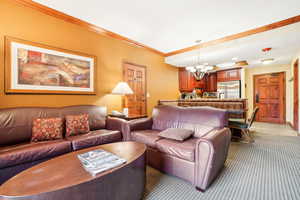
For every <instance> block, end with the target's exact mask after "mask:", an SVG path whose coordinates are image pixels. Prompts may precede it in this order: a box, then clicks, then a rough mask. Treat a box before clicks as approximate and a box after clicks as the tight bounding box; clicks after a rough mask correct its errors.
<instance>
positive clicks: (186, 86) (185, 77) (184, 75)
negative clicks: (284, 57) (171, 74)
mask: <svg viewBox="0 0 300 200" xmlns="http://www.w3.org/2000/svg"><path fill="white" fill-rule="evenodd" d="M178 75H179V91H180V92H192V91H193V89H194V77H193V74H192V73H190V72H188V71H186V70H185V68H179V72H178Z"/></svg>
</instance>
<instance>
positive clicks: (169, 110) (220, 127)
mask: <svg viewBox="0 0 300 200" xmlns="http://www.w3.org/2000/svg"><path fill="white" fill-rule="evenodd" d="M227 124H228V116H227V112H226V111H225V110H222V109H217V108H211V107H177V106H168V105H161V106H157V107H156V108H154V110H153V114H152V117H151V118H148V119H141V120H134V121H131V122H128V123H127V125H126V127H124V137H125V140H134V141H138V142H142V143H144V144H146V145H147V147H148V148H147V162H148V164H149V165H150V166H152V167H154V168H156V169H159V170H161V171H163V172H165V173H168V174H171V175H174V176H177V177H180V178H182V179H185V180H187V181H189V182H191V183H192V184H194V185H195V186H196V188H197V189H199V190H200V191H204V190H206V189H207V188H208V187H209V185H210V184H211V183H212V182H213V180H214V179H215V178H216V176H217V175H218V174H219V172H220V171H221V169H222V168H223V166H224V162H225V160H226V158H227V154H228V148H229V144H230V139H231V133H230V130H229V129H228V128H225V127H226V126H227ZM167 128H184V129H192V130H194V135H193V137H191V138H189V139H187V140H185V141H183V142H180V141H175V140H170V139H164V138H161V137H159V136H158V134H159V133H160V132H161V131H163V130H165V129H167Z"/></svg>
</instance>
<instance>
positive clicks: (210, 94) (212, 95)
mask: <svg viewBox="0 0 300 200" xmlns="http://www.w3.org/2000/svg"><path fill="white" fill-rule="evenodd" d="M202 98H218V93H217V92H204V93H203V97H202Z"/></svg>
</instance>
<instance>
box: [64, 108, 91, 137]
mask: <svg viewBox="0 0 300 200" xmlns="http://www.w3.org/2000/svg"><path fill="white" fill-rule="evenodd" d="M88 132H90V126H89V115H88V114H80V115H67V116H66V137H69V136H73V135H79V134H83V133H88Z"/></svg>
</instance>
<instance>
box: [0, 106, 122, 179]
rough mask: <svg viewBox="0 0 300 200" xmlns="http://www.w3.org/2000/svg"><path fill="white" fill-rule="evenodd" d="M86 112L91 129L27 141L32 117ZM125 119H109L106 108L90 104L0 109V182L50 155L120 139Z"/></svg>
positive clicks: (29, 137) (46, 158)
mask: <svg viewBox="0 0 300 200" xmlns="http://www.w3.org/2000/svg"><path fill="white" fill-rule="evenodd" d="M82 113H87V114H89V125H90V129H91V131H90V132H89V133H87V134H82V135H79V136H72V137H68V138H65V139H61V140H53V141H43V142H30V139H31V129H32V120H33V119H35V118H48V117H63V118H64V117H65V116H66V115H77V114H82ZM123 123H124V120H122V119H117V118H109V117H107V115H106V108H104V107H99V106H92V105H86V106H84V105H82V106H68V107H61V108H42V107H31V108H8V109H0V185H1V184H2V183H3V182H4V181H6V180H7V179H9V178H10V177H12V176H14V175H16V174H17V173H19V172H20V171H22V170H24V169H27V168H29V167H31V166H33V165H36V164H38V163H40V162H42V161H45V160H48V159H50V158H52V157H55V156H58V155H61V154H64V153H68V152H71V151H75V150H79V149H82V148H86V147H90V146H94V145H100V144H105V143H111V142H117V141H121V140H122V138H123V136H122V133H121V130H122V124H123Z"/></svg>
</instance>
